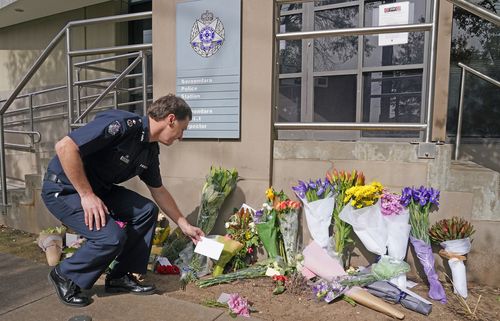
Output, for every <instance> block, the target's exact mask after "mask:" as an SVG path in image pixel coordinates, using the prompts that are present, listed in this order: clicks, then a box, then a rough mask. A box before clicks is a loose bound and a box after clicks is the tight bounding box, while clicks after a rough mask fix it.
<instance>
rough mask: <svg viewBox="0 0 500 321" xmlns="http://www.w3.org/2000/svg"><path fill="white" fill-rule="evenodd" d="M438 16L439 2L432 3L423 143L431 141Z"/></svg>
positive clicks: (437, 0)
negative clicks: (425, 125)
mask: <svg viewBox="0 0 500 321" xmlns="http://www.w3.org/2000/svg"><path fill="white" fill-rule="evenodd" d="M438 16H439V0H434V1H433V9H432V29H431V46H430V59H429V74H428V76H429V82H428V86H427V105H426V109H427V110H426V115H427V117H426V123H427V128H426V129H425V142H426V143H430V142H431V140H432V126H433V123H432V116H433V113H434V106H433V105H434V90H435V88H434V86H435V80H436V79H435V77H436V47H437V32H438V30H437V27H438Z"/></svg>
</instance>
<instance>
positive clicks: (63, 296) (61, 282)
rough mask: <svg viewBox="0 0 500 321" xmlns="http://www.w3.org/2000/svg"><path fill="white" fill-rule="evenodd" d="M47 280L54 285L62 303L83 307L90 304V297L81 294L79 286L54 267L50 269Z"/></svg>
mask: <svg viewBox="0 0 500 321" xmlns="http://www.w3.org/2000/svg"><path fill="white" fill-rule="evenodd" d="M49 281H50V282H51V283H52V284H53V285H54V288H55V289H56V294H57V296H58V297H59V300H61V302H62V303H64V304H66V305H69V306H73V307H84V306H86V305H89V304H90V302H91V301H90V299H89V298H88V297H86V296H84V295H82V293H81V290H80V287H79V286H78V285H76V284H75V283H74V282H73V281H71V280H69V279H66V278H65V277H63V276H61V275H60V274H59V273H58V272H57V269H56V268H53V269H52V271H50V273H49Z"/></svg>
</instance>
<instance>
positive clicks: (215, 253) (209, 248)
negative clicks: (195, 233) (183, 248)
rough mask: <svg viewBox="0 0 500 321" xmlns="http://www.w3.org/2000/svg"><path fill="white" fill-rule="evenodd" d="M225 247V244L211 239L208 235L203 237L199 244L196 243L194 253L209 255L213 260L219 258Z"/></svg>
mask: <svg viewBox="0 0 500 321" xmlns="http://www.w3.org/2000/svg"><path fill="white" fill-rule="evenodd" d="M223 248H224V244H222V243H219V242H217V241H214V240H211V239H209V238H206V237H202V238H201V241H199V242H198V244H196V247H195V248H194V253H198V254H201V255H204V256H208V257H209V258H211V259H213V260H218V259H219V257H220V255H221V253H222V249H223Z"/></svg>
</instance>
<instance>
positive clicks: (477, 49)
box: [446, 1, 500, 141]
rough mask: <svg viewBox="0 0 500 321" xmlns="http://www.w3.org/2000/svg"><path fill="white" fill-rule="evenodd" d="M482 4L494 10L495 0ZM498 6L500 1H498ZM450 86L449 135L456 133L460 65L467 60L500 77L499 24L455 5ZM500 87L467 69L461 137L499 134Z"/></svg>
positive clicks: (471, 64) (499, 6)
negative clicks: (493, 2)
mask: <svg viewBox="0 0 500 321" xmlns="http://www.w3.org/2000/svg"><path fill="white" fill-rule="evenodd" d="M478 4H479V5H481V6H483V7H485V8H486V9H489V10H494V7H493V4H492V3H489V2H481V3H478ZM496 6H497V7H496V8H497V10H499V9H500V3H499V2H498V1H496ZM450 62H451V66H450V87H449V99H448V120H447V123H446V131H447V135H448V136H450V137H455V136H456V133H457V119H458V104H459V95H460V77H461V72H462V70H461V68H459V67H458V65H457V64H458V63H459V62H461V63H464V64H466V65H468V66H470V67H472V68H474V69H476V70H478V71H479V72H481V73H483V74H485V75H486V76H489V77H491V78H493V79H495V80H500V27H497V26H495V25H493V24H492V23H490V22H488V21H486V20H483V19H481V18H479V17H477V16H474V15H472V14H470V13H468V12H467V11H465V10H462V9H460V8H456V9H455V10H454V12H453V32H452V39H451V57H450ZM499 102H500V88H498V87H497V86H495V85H493V84H491V83H489V82H487V81H485V80H483V79H481V78H479V77H477V76H474V75H471V74H470V73H466V76H465V90H464V104H463V123H462V133H461V134H462V137H463V138H470V139H471V140H472V141H476V140H477V139H483V138H500V123H499V122H498V120H499V119H500V104H499Z"/></svg>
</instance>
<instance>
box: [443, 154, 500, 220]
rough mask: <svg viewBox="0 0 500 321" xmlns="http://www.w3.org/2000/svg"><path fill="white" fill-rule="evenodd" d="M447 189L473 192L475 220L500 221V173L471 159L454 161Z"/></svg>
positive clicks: (473, 216) (473, 215) (473, 214)
mask: <svg viewBox="0 0 500 321" xmlns="http://www.w3.org/2000/svg"><path fill="white" fill-rule="evenodd" d="M447 190H448V191H453V192H467V193H472V194H473V205H472V218H473V219H474V220H494V221H500V201H499V197H500V173H498V172H496V171H494V170H491V169H489V168H486V167H483V166H481V165H478V164H476V163H474V162H471V161H452V162H451V166H450V173H449V177H448V182H447Z"/></svg>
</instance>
